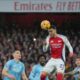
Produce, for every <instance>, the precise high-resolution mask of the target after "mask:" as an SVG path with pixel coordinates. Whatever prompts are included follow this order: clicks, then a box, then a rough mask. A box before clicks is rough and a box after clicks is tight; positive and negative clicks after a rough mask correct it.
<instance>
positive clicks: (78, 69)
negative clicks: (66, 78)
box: [73, 67, 80, 80]
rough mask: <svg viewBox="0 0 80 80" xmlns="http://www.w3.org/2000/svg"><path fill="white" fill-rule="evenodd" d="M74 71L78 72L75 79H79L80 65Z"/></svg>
mask: <svg viewBox="0 0 80 80" xmlns="http://www.w3.org/2000/svg"><path fill="white" fill-rule="evenodd" d="M73 71H74V72H75V73H76V74H75V75H74V77H75V80H78V77H79V74H80V67H76V68H75V69H74V70H73Z"/></svg>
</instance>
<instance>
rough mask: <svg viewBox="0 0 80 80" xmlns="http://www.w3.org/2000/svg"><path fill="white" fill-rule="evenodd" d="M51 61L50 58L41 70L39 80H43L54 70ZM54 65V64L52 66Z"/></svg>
mask: <svg viewBox="0 0 80 80" xmlns="http://www.w3.org/2000/svg"><path fill="white" fill-rule="evenodd" d="M53 64H54V63H53V59H52V58H51V59H50V60H49V61H48V62H47V64H46V65H45V67H44V68H43V71H42V73H41V77H40V78H41V80H45V79H46V76H48V74H50V72H52V70H53V69H54V67H53ZM54 65H55V64H54Z"/></svg>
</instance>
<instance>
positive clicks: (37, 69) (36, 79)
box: [29, 64, 49, 80]
mask: <svg viewBox="0 0 80 80" xmlns="http://www.w3.org/2000/svg"><path fill="white" fill-rule="evenodd" d="M42 69H43V66H41V65H40V64H37V65H35V66H34V67H33V68H32V71H31V73H30V75H29V79H30V80H40V74H41V72H42ZM46 80H49V79H48V77H46Z"/></svg>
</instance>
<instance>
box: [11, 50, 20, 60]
mask: <svg viewBox="0 0 80 80" xmlns="http://www.w3.org/2000/svg"><path fill="white" fill-rule="evenodd" d="M13 57H14V59H17V60H20V59H21V52H20V51H19V50H16V51H14V52H13Z"/></svg>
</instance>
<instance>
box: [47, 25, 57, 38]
mask: <svg viewBox="0 0 80 80" xmlns="http://www.w3.org/2000/svg"><path fill="white" fill-rule="evenodd" d="M48 32H49V35H50V36H51V37H54V36H55V34H56V25H55V24H53V25H51V27H50V28H49V29H48Z"/></svg>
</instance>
